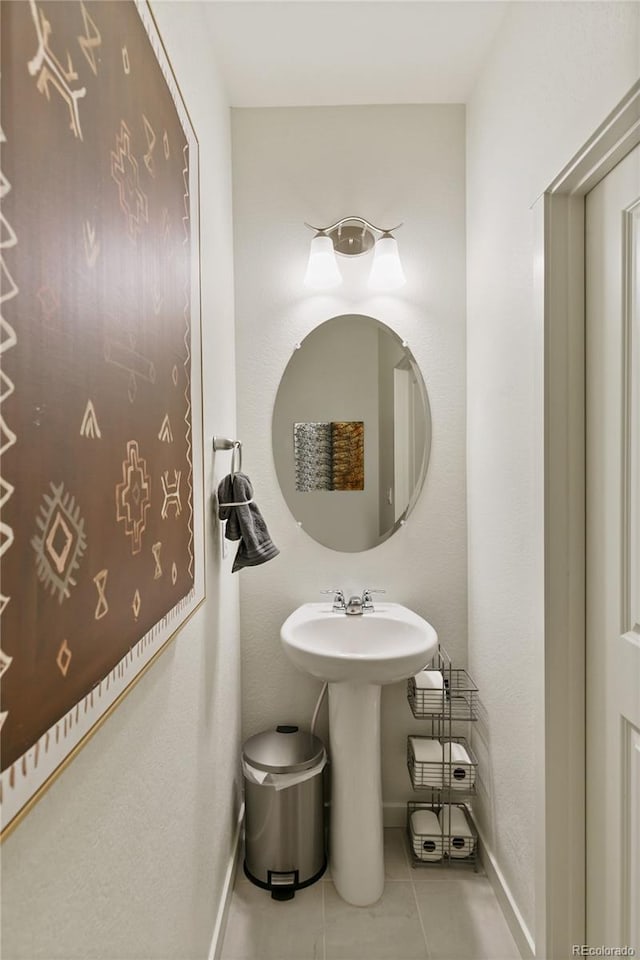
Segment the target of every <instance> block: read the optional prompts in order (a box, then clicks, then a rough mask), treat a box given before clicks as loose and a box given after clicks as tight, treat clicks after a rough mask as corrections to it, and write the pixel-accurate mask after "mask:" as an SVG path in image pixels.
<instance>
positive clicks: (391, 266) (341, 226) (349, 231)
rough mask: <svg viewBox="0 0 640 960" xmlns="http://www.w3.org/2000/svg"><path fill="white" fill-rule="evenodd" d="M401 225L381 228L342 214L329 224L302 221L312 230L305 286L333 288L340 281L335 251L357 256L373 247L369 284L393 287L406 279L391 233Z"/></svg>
mask: <svg viewBox="0 0 640 960" xmlns="http://www.w3.org/2000/svg"><path fill="white" fill-rule="evenodd" d="M401 226H402V224H401V223H399V224H397V226H395V227H391V229H389V230H383V229H382V228H381V227H376V226H374V224H373V223H369V221H368V220H365V219H364V218H363V217H343V218H342V220H338V221H337V222H336V223H334V224H332V225H331V226H329V227H313V226H312V225H311V224H310V223H305V227H309V229H310V230H315V232H316V235H315V237H314V238H313V240H312V241H311V249H310V251H309V262H308V263H307V272H306V274H305V278H304V282H305V286H307V287H311V288H313V289H314V290H330V289H331V288H332V287H337V286H338V285H339V284H340V283H342V276H341V274H340V270H339V269H338V263H337V261H336V253H339V254H340V255H341V256H343V257H359V256H361V255H362V254H363V253H368V252H369V250H371V248H372V247H373V263H372V264H371V273H370V274H369V285H370V287H371V288H372V289H374V290H378V291H387V290H397V289H398V287H401V286H402V285H403V284H404V283H405V282H406V278H405V275H404V270H403V269H402V263H401V262H400V255H399V253H398V244H397V242H396V239H395V237H394V236H392V233H393V231H394V230H398V229H399V228H400V227H401Z"/></svg>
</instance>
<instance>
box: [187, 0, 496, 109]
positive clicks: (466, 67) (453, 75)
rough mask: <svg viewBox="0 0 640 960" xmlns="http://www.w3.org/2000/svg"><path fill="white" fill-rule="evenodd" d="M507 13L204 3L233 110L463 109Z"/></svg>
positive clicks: (400, 0)
mask: <svg viewBox="0 0 640 960" xmlns="http://www.w3.org/2000/svg"><path fill="white" fill-rule="evenodd" d="M508 7H509V3H508V2H504V0H503V2H485V0H472V2H465V0H459V2H458V0H455V2H454V0H449V2H447V0H441V2H431V0H430V2H422V0H373V2H372V0H209V2H208V3H207V7H206V12H207V17H208V19H209V23H210V26H211V33H212V40H213V46H214V51H215V55H216V61H217V63H218V65H219V67H220V69H221V72H222V75H223V79H224V81H225V82H226V85H227V89H228V93H229V98H230V102H231V105H232V106H234V107H276V106H287V107H291V106H323V105H325V106H326V105H333V104H335V105H341V104H367V103H368V104H383V103H464V102H466V101H467V100H468V99H469V94H470V92H471V89H472V87H473V84H474V81H475V78H476V76H477V74H478V71H479V69H480V67H481V66H482V63H483V62H484V59H485V57H486V56H487V53H488V51H489V48H490V46H491V43H492V41H493V39H494V37H495V35H496V33H497V32H498V29H499V27H500V24H501V23H502V21H503V19H504V17H505V15H506V13H507V10H508Z"/></svg>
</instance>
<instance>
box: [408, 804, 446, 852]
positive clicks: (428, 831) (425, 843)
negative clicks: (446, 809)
mask: <svg viewBox="0 0 640 960" xmlns="http://www.w3.org/2000/svg"><path fill="white" fill-rule="evenodd" d="M411 842H412V844H413V852H414V853H415V855H416V857H417V858H418V860H428V861H430V862H435V861H437V860H442V852H443V846H442V830H441V828H440V824H439V822H438V818H437V817H436V815H435V813H433V811H432V810H414V811H413V813H412V814H411Z"/></svg>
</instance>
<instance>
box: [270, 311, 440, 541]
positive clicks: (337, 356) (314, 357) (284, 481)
mask: <svg viewBox="0 0 640 960" xmlns="http://www.w3.org/2000/svg"><path fill="white" fill-rule="evenodd" d="M272 441H273V457H274V460H275V465H276V472H277V475H278V480H279V482H280V488H281V490H282V493H283V496H284V498H285V500H286V502H287V505H288V507H289V509H290V510H291V513H292V514H293V516H294V517H295V519H296V520H297V521H298V523H301V524H302V528H303V529H304V530H305V531H306V532H307V533H308V534H309V536H311V537H313V539H314V540H317V541H318V543H322V544H324V546H325V547H330V548H331V549H332V550H340V551H345V552H356V551H359V550H369V549H370V548H371V547H375V546H377V544H379V543H382V542H383V541H384V540H386V539H387V538H388V537H390V536H391V534H392V533H394V532H395V530H397V529H398V527H399V526H400V524H401V522H402V521H404V520H406V518H407V517H408V515H409V514H410V512H411V510H412V509H413V507H414V505H415V503H416V500H417V498H418V495H419V493H420V490H421V489H422V484H423V483H424V478H425V475H426V472H427V464H428V462H429V452H430V449H431V413H430V410H429V401H428V398H427V391H426V387H425V385H424V381H423V379H422V375H421V373H420V370H419V368H418V365H417V363H416V361H415V359H414V357H413V355H412V354H411V351H410V350H409V349H408V348H407V347H406V346H404V345H403V342H402V340H401V339H400V338H399V337H398V336H397V334H395V333H394V332H393V330H391V329H390V328H389V327H387V326H386V325H385V324H384V323H381V322H380V321H379V320H375V319H373V318H372V317H365V316H363V315H361V314H348V315H345V316H340V317H333V318H332V319H331V320H327V321H326V322H325V323H322V324H320V326H318V327H316V329H315V330H313V331H312V332H311V333H310V334H309V335H308V336H307V337H306V338H305V339H304V340H303V342H302V344H301V345H300V348H299V349H297V350H295V352H294V354H293V356H292V357H291V359H290V361H289V363H288V365H287V368H286V370H285V372H284V374H283V376H282V380H281V381H280V386H279V388H278V393H277V396H276V402H275V407H274V411H273V427H272Z"/></svg>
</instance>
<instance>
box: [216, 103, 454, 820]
mask: <svg viewBox="0 0 640 960" xmlns="http://www.w3.org/2000/svg"><path fill="white" fill-rule="evenodd" d="M464 125H465V111H464V107H462V106H459V105H452V106H449V105H448V106H395V107H386V106H385V107H335V108H332V107H318V108H301V109H296V108H286V109H238V110H233V111H232V132H233V182H234V187H233V189H234V200H233V203H234V249H235V270H236V307H237V310H236V322H237V359H238V421H239V430H240V436H241V437H242V440H243V442H244V453H245V466H246V470H247V472H248V473H249V474H250V476H251V477H252V479H253V481H254V484H255V495H256V500H257V502H258V504H259V505H260V507H261V508H262V511H263V513H264V516H265V519H266V521H267V524H268V526H269V529H270V532H271V534H272V536H273V539H274V541H275V543H276V544H277V545H278V546H279V547H280V550H281V555H280V556H279V557H277V558H276V559H275V560H273V561H271V562H269V563H267V564H266V565H264V566H262V567H256V568H253V569H250V570H246V571H244V572H243V573H242V575H241V576H242V584H241V597H242V646H243V653H242V662H243V704H244V706H243V734H244V735H245V736H248V735H251V734H253V733H255V732H256V731H258V730H260V729H264V728H265V727H267V726H269V724H272V723H275V722H277V721H283V720H293V721H296V722H299V723H301V724H306V725H308V724H309V722H310V719H311V715H312V712H313V707H314V702H315V699H316V697H317V694H318V692H319V690H320V684H319V683H317V682H316V681H314V680H312V679H311V678H308V677H306V676H305V675H303V674H301V673H298V672H297V671H296V670H295V668H294V667H293V666H292V665H290V664H289V662H288V661H287V660H286V659H285V656H284V653H283V652H282V649H281V646H280V642H279V629H280V625H281V624H282V622H283V620H284V619H285V618H286V616H287V615H288V614H289V613H290V612H291V611H292V610H293V609H294V608H295V607H297V606H298V605H299V604H300V603H303V602H306V601H309V600H318V599H320V597H319V596H318V591H319V590H320V589H321V588H323V587H332V586H342V587H343V588H344V589H345V590H346V591H348V592H349V591H351V592H356V591H357V592H361V591H362V588H363V587H367V586H369V587H386V589H387V591H388V592H387V599H390V600H396V601H400V602H402V603H405V604H407V605H408V606H410V607H413V608H414V609H415V610H417V611H418V613H420V614H422V615H424V616H425V617H427V619H429V620H430V621H431V622H432V623H433V624H434V626H435V627H436V629H437V630H438V631H439V634H440V637H441V639H442V642H443V643H444V644H446V645H447V646H448V647H449V648H450V649H451V651H452V652H453V653H454V654H455V655H456V656H457V657H459V658H462V659H464V658H465V657H466V618H467V614H466V577H467V569H466V567H467V560H466V516H465V499H466V493H465V213H464V210H465V165H464V150H465V146H464V144H465V132H464ZM349 214H352V215H353V214H358V215H360V216H364V217H366V218H368V219H369V220H371V221H373V222H374V223H377V224H379V225H381V226H393V225H394V224H396V223H398V222H399V221H400V220H404V221H405V226H403V227H402V229H401V230H399V231H398V234H397V238H398V243H399V247H400V252H401V256H402V260H403V264H404V267H405V271H406V274H407V278H408V282H407V285H406V287H404V288H403V289H402V290H401V291H400V292H399V293H398V294H394V295H389V296H384V297H383V296H375V297H374V296H370V295H368V293H367V287H366V276H367V273H368V270H369V267H370V259H369V258H361V259H360V258H356V259H355V262H351V261H347V260H344V259H343V260H341V267H342V269H343V273H344V275H345V278H346V279H345V283H344V284H343V286H342V287H341V288H338V290H339V292H337V293H332V294H331V295H318V294H314V293H311V292H309V291H308V290H307V289H306V288H305V287H304V286H303V282H302V281H303V277H304V272H305V267H306V260H307V256H308V252H309V243H310V240H311V236H312V234H311V233H310V231H309V230H307V229H305V227H304V225H303V223H304V221H305V220H306V221H308V222H310V223H316V224H320V225H323V224H328V223H331V222H333V221H335V220H337V219H338V218H339V217H343V216H347V215H349ZM345 313H362V314H365V315H367V316H372V317H376V318H378V319H379V320H382V321H383V322H384V323H386V324H388V325H389V326H390V327H392V328H393V329H394V330H395V331H396V332H397V333H398V334H399V335H400V336H401V337H402V338H404V339H406V340H408V342H409V346H410V348H411V350H412V351H413V354H414V356H415V358H416V360H417V362H418V364H419V366H420V368H421V370H422V373H423V376H424V379H425V382H426V385H427V390H428V392H429V399H430V402H431V414H432V418H433V443H432V449H431V461H430V465H429V471H428V474H427V478H426V482H425V487H424V491H423V493H422V496H421V498H420V499H419V501H418V504H417V507H416V509H415V511H414V513H413V514H412V515H411V517H410V518H409V522H408V524H407V526H406V527H405V528H403V529H402V530H400V531H399V532H398V533H396V534H395V535H394V536H393V537H391V538H390V539H389V540H387V541H386V542H385V543H383V544H381V545H380V546H378V547H376V548H375V549H373V550H369V551H365V552H363V553H338V552H335V551H332V550H329V549H328V548H326V547H324V546H321V545H320V544H318V543H316V542H315V541H313V540H311V539H310V538H309V537H308V536H307V534H306V533H305V532H304V530H300V529H299V528H298V527H297V526H296V522H295V519H294V518H293V516H292V515H291V513H290V512H289V510H288V509H287V506H286V504H285V502H284V499H283V497H282V494H281V493H280V489H279V486H278V481H277V478H276V474H275V468H274V463H273V457H272V452H271V415H272V410H273V403H274V400H275V396H276V391H277V389H278V384H279V381H280V377H281V376H282V373H283V371H284V369H285V367H286V365H287V362H288V360H289V358H290V356H291V353H292V351H293V349H294V345H295V343H296V342H298V341H300V340H302V339H303V337H304V336H305V335H306V334H307V333H308V332H309V331H310V330H312V329H313V328H314V327H315V326H317V324H319V323H321V322H323V321H324V320H327V319H328V318H329V317H333V316H337V315H339V314H345ZM356 360H357V358H354V362H356ZM382 709H383V716H382V729H383V787H384V799H385V800H386V801H387V802H393V801H397V802H399V801H402V800H405V799H408V798H410V797H411V796H412V794H411V790H410V787H409V781H408V775H407V770H406V763H405V755H406V735H407V732H409V731H410V730H415V729H418V730H419V729H421V726H420V724H419V722H417V721H414V720H413V718H412V716H411V713H410V711H409V708H408V705H407V703H406V697H405V687H404V685H403V684H397V685H394V686H392V687H388V688H386V689H385V691H384V694H383V708H382ZM319 729H320V733H321V735H322V736H323V737H326V735H327V727H326V722H325V720H324V717H323V722H322V724H321V726H320V728H319Z"/></svg>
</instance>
